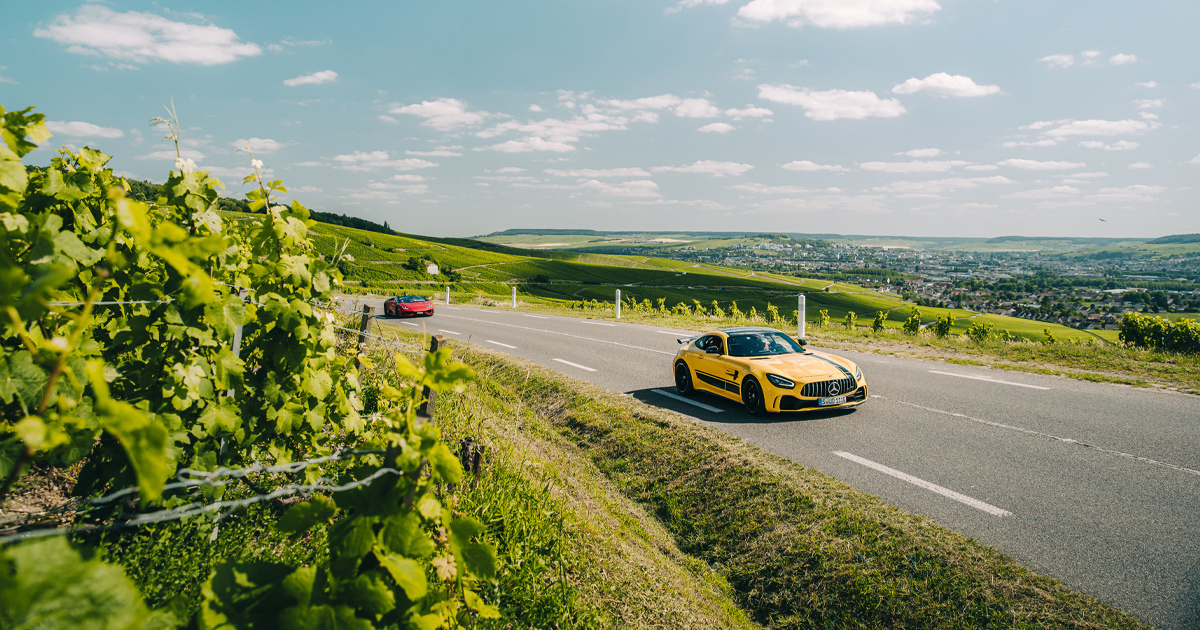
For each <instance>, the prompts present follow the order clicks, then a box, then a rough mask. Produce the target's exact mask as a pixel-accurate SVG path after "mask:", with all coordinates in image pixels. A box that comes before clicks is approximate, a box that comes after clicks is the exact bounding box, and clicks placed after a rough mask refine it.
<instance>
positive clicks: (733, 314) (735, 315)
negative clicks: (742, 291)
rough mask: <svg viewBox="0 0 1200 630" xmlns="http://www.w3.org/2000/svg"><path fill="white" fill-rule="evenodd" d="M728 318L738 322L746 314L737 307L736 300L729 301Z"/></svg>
mask: <svg viewBox="0 0 1200 630" xmlns="http://www.w3.org/2000/svg"><path fill="white" fill-rule="evenodd" d="M729 318H730V319H732V320H734V321H736V322H740V321H742V320H743V319H745V318H746V314H745V313H743V312H742V309H740V308H738V305H737V301H733V302H730V303H729Z"/></svg>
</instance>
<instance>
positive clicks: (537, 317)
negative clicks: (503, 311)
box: [521, 313, 550, 319]
mask: <svg viewBox="0 0 1200 630" xmlns="http://www.w3.org/2000/svg"><path fill="white" fill-rule="evenodd" d="M521 314H522V315H524V316H525V317H532V318H534V319H550V318H549V317H546V316H544V315H530V314H528V313H521Z"/></svg>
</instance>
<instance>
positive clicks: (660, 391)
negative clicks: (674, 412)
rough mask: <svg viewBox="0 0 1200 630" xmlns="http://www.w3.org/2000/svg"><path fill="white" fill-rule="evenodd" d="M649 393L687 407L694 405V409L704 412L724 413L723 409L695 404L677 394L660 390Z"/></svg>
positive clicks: (700, 403)
mask: <svg viewBox="0 0 1200 630" xmlns="http://www.w3.org/2000/svg"><path fill="white" fill-rule="evenodd" d="M650 391H652V392H654V393H655V394H660V395H662V396H666V397H667V398H671V399H674V400H678V401H679V402H683V403H687V404H689V405H694V406H696V407H699V408H701V409H703V410H705V411H708V412H711V413H725V410H724V409H717V408H716V407H713V406H712V405H706V404H704V403H702V402H696V401H694V400H691V399H690V398H685V397H683V396H680V395H679V394H673V393H671V392H668V391H665V390H661V389H652V390H650Z"/></svg>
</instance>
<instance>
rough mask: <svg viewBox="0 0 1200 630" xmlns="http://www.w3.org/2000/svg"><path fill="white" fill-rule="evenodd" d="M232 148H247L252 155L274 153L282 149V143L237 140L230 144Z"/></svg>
mask: <svg viewBox="0 0 1200 630" xmlns="http://www.w3.org/2000/svg"><path fill="white" fill-rule="evenodd" d="M232 144H233V146H234V148H237V149H241V148H242V147H246V146H249V147H250V150H251V151H253V152H254V153H256V154H258V153H274V152H276V151H278V150H280V149H282V148H283V143H281V142H276V141H275V140H272V139H270V138H238V139H237V140H234V141H233V142H232Z"/></svg>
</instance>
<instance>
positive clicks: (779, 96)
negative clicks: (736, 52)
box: [758, 84, 908, 120]
mask: <svg viewBox="0 0 1200 630" xmlns="http://www.w3.org/2000/svg"><path fill="white" fill-rule="evenodd" d="M758 97H759V98H762V99H766V100H768V101H775V102H777V103H786V104H788V105H799V106H800V107H803V108H804V110H805V112H804V115H805V116H807V117H808V118H811V119H813V120H837V119H839V118H850V119H861V118H869V117H872V116H877V117H880V118H895V117H896V116H899V115H901V114H904V113H905V112H906V111H908V110H906V109H904V106H903V105H901V104H900V101H898V100H896V99H894V98H890V99H881V98H879V97H878V96H877V95H876V94H875V93H874V92H870V91H863V92H853V91H849V90H825V91H819V92H814V91H811V90H809V89H807V88H798V87H795V86H791V85H786V84H783V85H769V84H763V85H760V86H758Z"/></svg>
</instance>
